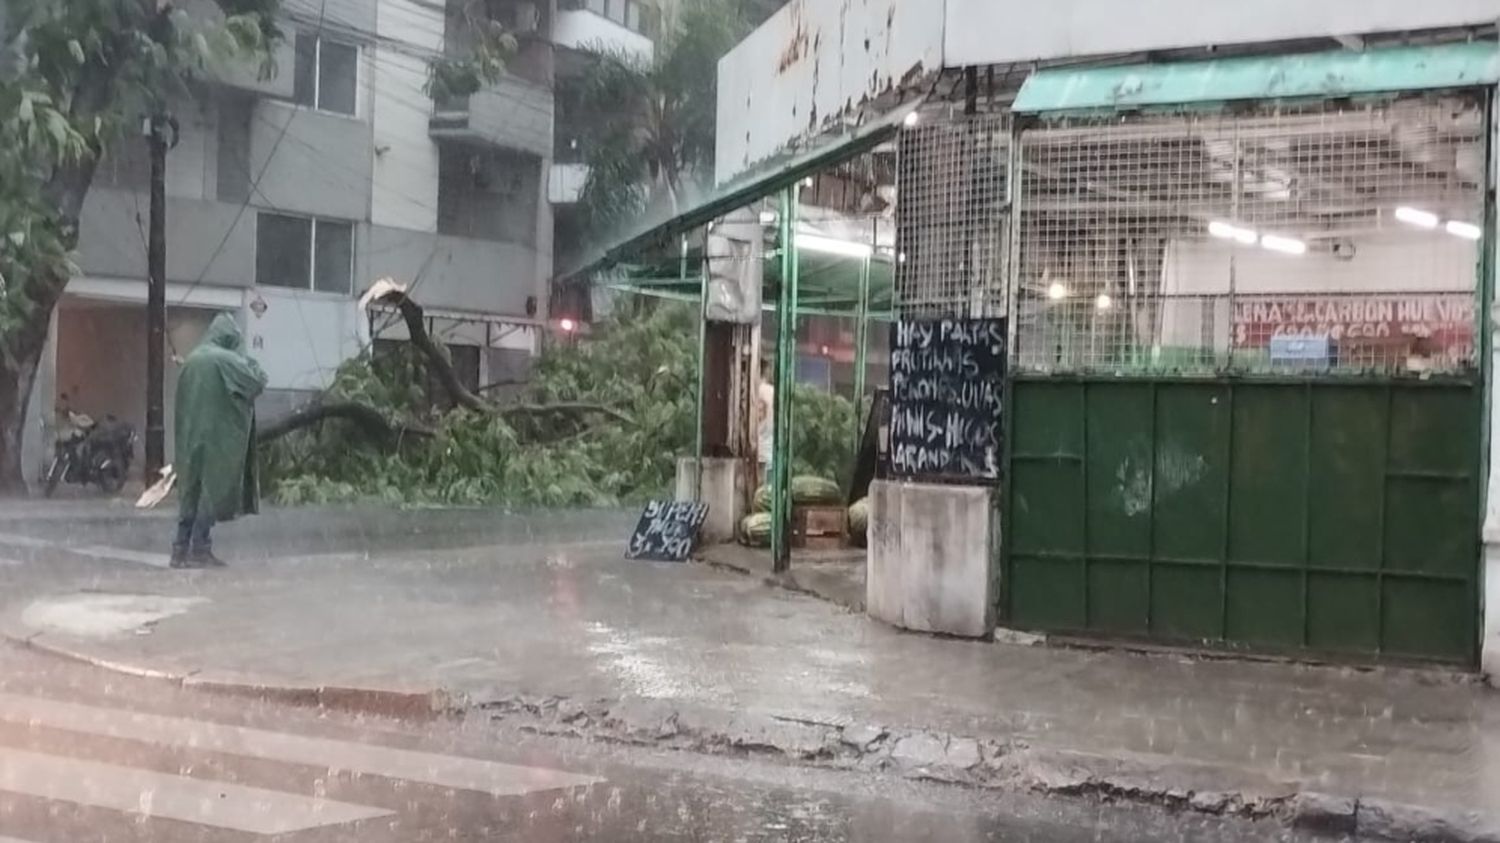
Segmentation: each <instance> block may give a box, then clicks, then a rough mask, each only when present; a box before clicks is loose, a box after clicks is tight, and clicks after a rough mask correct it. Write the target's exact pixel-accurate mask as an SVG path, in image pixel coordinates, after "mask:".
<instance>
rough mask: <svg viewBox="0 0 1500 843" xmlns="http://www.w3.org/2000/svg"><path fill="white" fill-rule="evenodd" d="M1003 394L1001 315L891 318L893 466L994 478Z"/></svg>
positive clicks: (909, 472)
mask: <svg viewBox="0 0 1500 843" xmlns="http://www.w3.org/2000/svg"><path fill="white" fill-rule="evenodd" d="M1004 396H1005V320H1004V319H941V320H935V321H921V322H919V321H909V320H902V321H898V322H896V323H895V324H893V325H892V326H891V427H890V469H891V473H892V474H894V475H896V476H898V477H909V478H923V479H933V480H952V481H957V482H971V483H984V484H988V483H994V482H996V481H998V480H999V479H1000V458H1001V447H1000V443H1001V413H1002V411H1003V409H1004V400H1005V399H1004Z"/></svg>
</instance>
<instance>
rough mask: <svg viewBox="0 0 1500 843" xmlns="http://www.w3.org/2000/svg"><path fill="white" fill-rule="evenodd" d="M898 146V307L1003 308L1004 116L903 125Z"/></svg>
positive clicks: (980, 312)
mask: <svg viewBox="0 0 1500 843" xmlns="http://www.w3.org/2000/svg"><path fill="white" fill-rule="evenodd" d="M899 150H900V154H899V165H898V170H897V191H898V195H899V196H900V201H899V202H898V203H897V206H896V230H897V232H898V233H897V239H896V291H895V297H896V298H895V301H896V311H897V313H898V314H900V315H902V316H907V317H916V318H932V317H940V316H959V315H963V316H998V315H1003V314H1004V313H1005V303H1006V297H1005V289H1006V280H1007V276H1008V274H1009V273H1008V268H1009V267H1008V256H1009V249H1008V248H1007V247H1008V245H1009V224H1008V223H1009V205H1008V196H1007V189H1008V185H1009V179H1008V175H1009V172H1010V120H1009V118H1008V117H1005V116H1000V115H987V116H982V117H974V118H967V119H962V120H961V121H959V122H952V123H932V124H929V125H920V126H917V127H914V128H910V129H906V130H904V131H903V132H902V133H901V136H900V142H899Z"/></svg>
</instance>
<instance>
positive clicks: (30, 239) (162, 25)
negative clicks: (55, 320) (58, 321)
mask: <svg viewBox="0 0 1500 843" xmlns="http://www.w3.org/2000/svg"><path fill="white" fill-rule="evenodd" d="M4 2H5V8H4V15H3V29H4V31H3V35H0V38H3V41H0V488H9V489H17V488H20V486H21V484H22V470H21V454H20V445H21V428H22V424H23V419H24V416H25V411H26V404H27V401H28V399H29V397H30V395H31V390H32V385H33V382H34V381H35V377H36V369H37V363H38V361H39V359H40V358H41V354H42V351H43V348H44V346H45V344H46V340H47V329H48V325H49V324H50V321H51V318H52V311H53V309H54V308H55V307H56V305H57V302H58V299H59V298H60V297H61V296H62V292H63V288H64V287H65V286H66V285H67V282H68V279H69V278H70V277H71V276H72V275H73V274H74V272H75V267H74V265H73V262H72V260H71V258H70V254H71V253H72V252H73V250H74V249H75V248H76V246H77V245H78V222H79V215H80V213H81V212H82V209H83V201H84V198H85V196H87V194H88V191H89V186H90V185H91V184H92V182H93V179H94V171H95V169H96V167H97V165H98V162H99V160H100V157H101V156H102V155H103V154H104V152H105V150H106V149H107V148H108V147H109V146H110V145H111V144H112V143H114V142H116V141H118V140H120V139H121V138H122V137H123V136H124V135H125V134H126V133H127V131H129V130H134V129H135V128H136V127H138V126H139V125H140V122H139V121H140V120H141V119H142V118H143V116H144V115H147V114H151V113H153V112H155V111H156V110H158V109H160V108H161V107H163V106H164V105H165V104H166V103H167V102H169V101H171V100H172V99H174V98H176V97H180V96H183V95H186V94H188V93H189V92H190V90H191V87H192V85H193V83H194V82H195V81H196V80H199V79H202V78H205V77H208V76H210V75H211V74H213V73H214V72H216V70H217V69H219V68H221V67H222V66H223V64H222V63H223V62H224V61H225V60H232V59H237V58H238V59H243V58H248V57H254V56H257V55H258V56H261V57H265V56H268V55H269V52H268V49H269V47H270V45H271V44H273V43H274V42H275V41H276V40H277V39H278V38H279V37H280V32H279V31H278V30H277V28H276V24H275V14H276V12H277V10H278V7H279V4H280V0H213V2H211V3H208V2H206V0H205V3H203V4H198V5H195V6H194V12H193V13H192V14H190V13H189V12H188V11H185V10H184V9H180V8H174V7H173V6H172V5H171V4H170V3H168V2H166V1H165V0H4Z"/></svg>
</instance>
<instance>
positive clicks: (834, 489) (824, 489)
mask: <svg viewBox="0 0 1500 843" xmlns="http://www.w3.org/2000/svg"><path fill="white" fill-rule="evenodd" d="M841 497H843V492H841V491H840V490H839V484H837V483H835V482H833V481H832V480H825V479H823V478H822V477H809V476H803V477H793V478H792V504H793V505H794V506H796V505H802V506H815V505H820V504H821V505H828V504H836V503H838V502H839V499H840V498H841ZM740 542H741V543H743V544H745V545H747V546H749V547H770V546H771V487H769V486H761V487H760V488H759V489H757V490H756V491H755V511H754V512H753V513H752V514H750V515H747V516H745V519H744V520H743V521H741V522H740Z"/></svg>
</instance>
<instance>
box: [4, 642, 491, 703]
mask: <svg viewBox="0 0 1500 843" xmlns="http://www.w3.org/2000/svg"><path fill="white" fill-rule="evenodd" d="M0 637H3V638H4V640H5V641H6V642H7V643H8V644H10V645H11V646H14V647H20V648H22V649H26V650H30V651H32V652H35V653H40V654H42V655H45V656H49V657H51V658H56V659H61V660H63V661H68V662H73V663H74V664H81V665H85V666H87V667H94V668H98V669H100V670H107V671H110V672H111V673H116V674H119V675H121V676H130V677H134V678H137V679H150V680H155V681H164V682H169V683H171V684H173V685H176V686H178V687H180V688H184V689H188V690H194V691H202V692H204V693H208V694H216V695H219V696H225V697H236V698H240V699H248V700H255V701H262V702H275V703H281V704H285V705H295V706H303V707H308V708H323V709H329V710H334V711H342V712H347V713H350V714H367V715H374V716H377V717H390V718H398V719H415V720H430V719H435V718H438V717H443V716H451V715H456V714H461V713H463V712H464V711H465V710H467V709H468V708H469V704H468V701H467V700H466V699H465V698H464V697H463V695H461V694H455V693H452V692H450V691H448V690H446V689H443V688H432V689H426V690H423V689H390V688H360V687H348V686H338V685H299V684H289V683H284V682H282V683H278V682H275V681H272V680H265V679H258V678H254V677H243V678H242V677H235V676H229V675H225V676H216V675H213V674H206V673H204V672H202V671H196V670H192V671H185V672H176V671H164V670H154V669H151V668H145V667H140V666H137V665H131V664H125V663H122V662H117V661H113V660H110V659H103V658H99V657H97V656H93V655H89V654H88V653H84V652H82V651H80V650H74V649H70V648H67V647H63V646H61V645H58V644H54V643H51V642H48V641H42V640H39V639H40V638H41V637H42V634H41V633H36V634H33V635H29V636H23V635H17V634H15V633H13V632H11V631H8V630H7V631H4V632H3V633H0Z"/></svg>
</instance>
